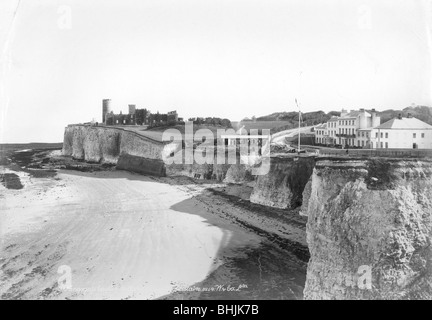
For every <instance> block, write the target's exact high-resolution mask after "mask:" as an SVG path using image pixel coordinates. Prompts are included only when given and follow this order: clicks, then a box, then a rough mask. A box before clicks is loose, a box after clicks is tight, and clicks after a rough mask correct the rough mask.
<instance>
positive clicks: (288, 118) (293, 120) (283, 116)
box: [256, 111, 340, 134]
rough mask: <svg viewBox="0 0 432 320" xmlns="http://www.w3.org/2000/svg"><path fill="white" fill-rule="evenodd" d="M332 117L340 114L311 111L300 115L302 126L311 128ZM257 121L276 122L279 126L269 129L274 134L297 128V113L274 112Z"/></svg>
mask: <svg viewBox="0 0 432 320" xmlns="http://www.w3.org/2000/svg"><path fill="white" fill-rule="evenodd" d="M332 116H340V112H337V111H330V112H328V113H325V112H324V111H313V112H305V113H302V123H301V125H302V126H313V125H317V124H320V123H323V122H327V121H328V120H329V119H330V118H331V117H332ZM256 120H257V121H260V122H261V121H262V122H263V123H264V121H271V122H276V121H277V122H278V123H279V124H280V125H279V126H277V127H275V126H273V127H272V128H271V133H272V134H273V133H276V132H279V131H283V130H288V129H292V128H295V127H297V126H298V112H295V111H292V112H274V113H272V114H269V115H266V116H263V117H258V118H256Z"/></svg>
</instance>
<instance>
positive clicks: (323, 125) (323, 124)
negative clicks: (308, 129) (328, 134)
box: [315, 123, 327, 130]
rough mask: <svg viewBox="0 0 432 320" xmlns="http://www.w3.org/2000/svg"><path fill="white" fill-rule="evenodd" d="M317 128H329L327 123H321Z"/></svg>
mask: <svg viewBox="0 0 432 320" xmlns="http://www.w3.org/2000/svg"><path fill="white" fill-rule="evenodd" d="M316 129H327V123H321V124H319V125H317V126H316V127H315V130H316Z"/></svg>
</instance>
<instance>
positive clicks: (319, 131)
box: [314, 123, 331, 144]
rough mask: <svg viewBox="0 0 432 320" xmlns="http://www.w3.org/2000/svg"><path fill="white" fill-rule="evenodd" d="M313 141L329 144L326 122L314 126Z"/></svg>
mask: <svg viewBox="0 0 432 320" xmlns="http://www.w3.org/2000/svg"><path fill="white" fill-rule="evenodd" d="M314 130H315V142H316V143H319V144H330V143H331V142H330V141H329V134H328V131H327V123H322V124H320V125H318V126H316V127H315V129H314Z"/></svg>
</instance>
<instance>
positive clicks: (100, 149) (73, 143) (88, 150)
mask: <svg viewBox="0 0 432 320" xmlns="http://www.w3.org/2000/svg"><path fill="white" fill-rule="evenodd" d="M163 147H164V145H163V144H162V143H160V142H157V141H153V140H150V139H147V138H145V137H143V136H139V135H138V134H136V133H134V132H130V131H126V130H121V129H116V128H107V127H97V126H84V125H70V126H67V127H66V129H65V133H64V140H63V155H66V156H72V157H73V158H75V159H80V160H84V161H87V162H101V163H113V164H115V163H117V161H118V159H119V156H120V154H121V153H125V154H129V155H132V156H139V157H144V158H148V159H162V156H161V154H162V150H163Z"/></svg>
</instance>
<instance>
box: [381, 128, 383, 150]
mask: <svg viewBox="0 0 432 320" xmlns="http://www.w3.org/2000/svg"><path fill="white" fill-rule="evenodd" d="M382 137H383V133H382V132H381V138H382ZM381 144H382V143H381ZM381 148H382V146H381Z"/></svg>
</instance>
